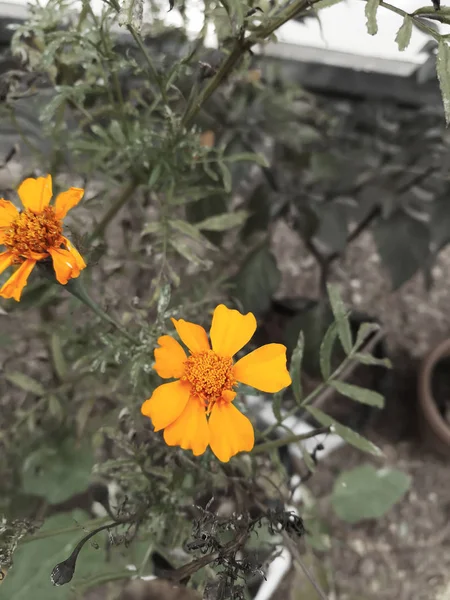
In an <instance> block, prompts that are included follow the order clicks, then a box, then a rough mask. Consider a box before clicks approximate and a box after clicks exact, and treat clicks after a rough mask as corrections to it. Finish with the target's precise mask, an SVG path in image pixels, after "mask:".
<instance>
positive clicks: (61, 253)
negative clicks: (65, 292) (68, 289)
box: [48, 248, 80, 285]
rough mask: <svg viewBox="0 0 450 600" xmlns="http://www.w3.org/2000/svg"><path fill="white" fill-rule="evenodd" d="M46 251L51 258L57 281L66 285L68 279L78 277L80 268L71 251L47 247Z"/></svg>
mask: <svg viewBox="0 0 450 600" xmlns="http://www.w3.org/2000/svg"><path fill="white" fill-rule="evenodd" d="M48 251H49V253H50V255H51V257H52V259H53V268H54V269H55V275H56V279H57V281H58V282H59V283H61V284H62V285H66V283H67V282H68V281H69V279H74V278H75V277H78V275H79V274H80V268H79V267H78V265H77V262H76V260H75V257H74V256H73V254H72V253H71V252H69V251H68V250H64V249H63V248H49V250H48Z"/></svg>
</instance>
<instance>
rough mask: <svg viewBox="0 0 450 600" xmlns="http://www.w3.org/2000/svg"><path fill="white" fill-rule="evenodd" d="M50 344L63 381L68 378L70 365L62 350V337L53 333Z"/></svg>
mask: <svg viewBox="0 0 450 600" xmlns="http://www.w3.org/2000/svg"><path fill="white" fill-rule="evenodd" d="M50 346H51V349H52V358H53V365H54V367H55V371H56V374H57V375H58V377H59V379H60V380H61V381H63V380H64V379H65V378H66V375H67V372H68V367H67V363H66V360H65V358H64V354H63V351H62V345H61V338H60V337H59V335H58V334H57V333H53V334H52V337H51V340H50Z"/></svg>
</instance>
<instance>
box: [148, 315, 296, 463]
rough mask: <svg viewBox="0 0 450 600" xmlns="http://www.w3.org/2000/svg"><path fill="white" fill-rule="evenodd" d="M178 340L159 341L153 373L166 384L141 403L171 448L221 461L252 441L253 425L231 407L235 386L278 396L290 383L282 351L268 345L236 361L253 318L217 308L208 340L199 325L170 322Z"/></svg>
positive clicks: (252, 326)
mask: <svg viewBox="0 0 450 600" xmlns="http://www.w3.org/2000/svg"><path fill="white" fill-rule="evenodd" d="M172 323H173V324H174V326H175V329H176V330H177V332H178V335H179V336H180V338H181V340H182V342H183V343H184V344H185V345H186V346H187V348H188V349H189V351H190V356H189V357H188V356H187V355H186V353H185V351H184V349H183V348H182V346H181V345H180V344H179V343H178V342H177V341H176V340H175V339H174V338H172V337H171V336H169V335H163V336H162V337H160V338H159V339H158V344H159V348H156V349H155V366H154V368H155V370H156V372H157V373H158V375H159V376H160V377H162V378H163V379H171V378H175V379H177V381H173V382H171V383H165V384H163V385H160V386H159V387H157V388H156V389H155V391H154V392H153V394H152V396H151V398H149V399H148V400H146V401H145V402H144V404H143V405H142V409H141V411H142V414H143V415H145V416H146V417H150V418H151V420H152V422H153V425H154V427H155V431H159V430H161V429H164V440H165V441H166V443H167V444H168V445H169V446H181V448H183V449H185V450H192V452H193V453H194V454H195V455H196V456H198V455H200V454H203V453H204V452H205V450H206V448H207V447H208V445H209V446H211V450H212V451H213V452H214V454H215V455H216V456H217V458H218V459H219V460H221V461H222V462H228V461H229V460H230V458H231V457H232V456H234V455H235V454H237V453H238V452H242V451H244V450H245V451H250V450H251V449H252V448H253V445H254V443H255V434H254V431H253V425H252V424H251V422H250V421H249V420H248V419H247V417H245V416H244V415H243V414H242V413H241V412H240V411H239V410H238V409H237V408H236V407H235V406H234V404H233V400H234V398H235V396H236V392H235V391H234V388H235V387H236V386H237V384H238V383H239V382H240V383H244V384H246V385H249V386H252V387H254V388H256V389H258V390H261V391H263V392H271V393H273V392H279V391H280V390H281V389H283V388H284V387H286V386H288V385H290V383H291V378H290V376H289V372H288V371H287V369H286V347H285V346H283V345H282V344H267V345H266V346H262V347H261V348H258V349H257V350H254V351H253V352H251V353H250V354H248V355H247V356H244V357H243V358H241V359H240V360H238V361H237V362H236V363H234V362H233V356H234V355H235V354H236V352H239V350H240V349H241V348H243V347H244V346H245V345H246V344H247V343H248V342H249V341H250V339H251V338H252V336H253V334H254V333H255V330H256V319H255V317H254V315H253V314H252V313H248V314H246V315H243V314H241V313H240V312H239V311H237V310H231V309H229V308H227V307H226V306H224V305H223V304H220V305H219V306H217V308H216V309H215V311H214V315H213V319H212V324H211V330H210V338H211V346H212V349H211V346H210V344H209V341H208V335H207V333H206V331H205V330H204V329H203V327H201V326H200V325H195V324H194V323H189V322H187V321H184V320H183V319H179V320H178V321H177V320H176V319H172Z"/></svg>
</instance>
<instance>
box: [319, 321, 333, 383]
mask: <svg viewBox="0 0 450 600" xmlns="http://www.w3.org/2000/svg"><path fill="white" fill-rule="evenodd" d="M337 335H338V331H337V326H336V323H332V324H331V325H330V327H329V328H328V330H327V332H326V334H325V337H324V338H323V340H322V343H321V344H320V352H319V357H320V372H321V373H322V377H323V378H324V380H325V381H327V380H328V379H329V378H330V375H331V357H332V354H333V347H334V342H335V341H336V338H337Z"/></svg>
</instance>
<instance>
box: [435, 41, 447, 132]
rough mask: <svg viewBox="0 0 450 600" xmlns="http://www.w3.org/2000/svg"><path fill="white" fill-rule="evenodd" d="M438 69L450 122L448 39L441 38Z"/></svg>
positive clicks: (445, 110)
mask: <svg viewBox="0 0 450 600" xmlns="http://www.w3.org/2000/svg"><path fill="white" fill-rule="evenodd" d="M436 71H437V76H438V79H439V85H440V86H441V95H442V102H443V104H444V114H445V121H446V123H447V125H448V124H449V123H450V48H449V46H448V44H447V42H446V41H444V40H442V39H441V40H440V41H439V46H438V53H437V58H436Z"/></svg>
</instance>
